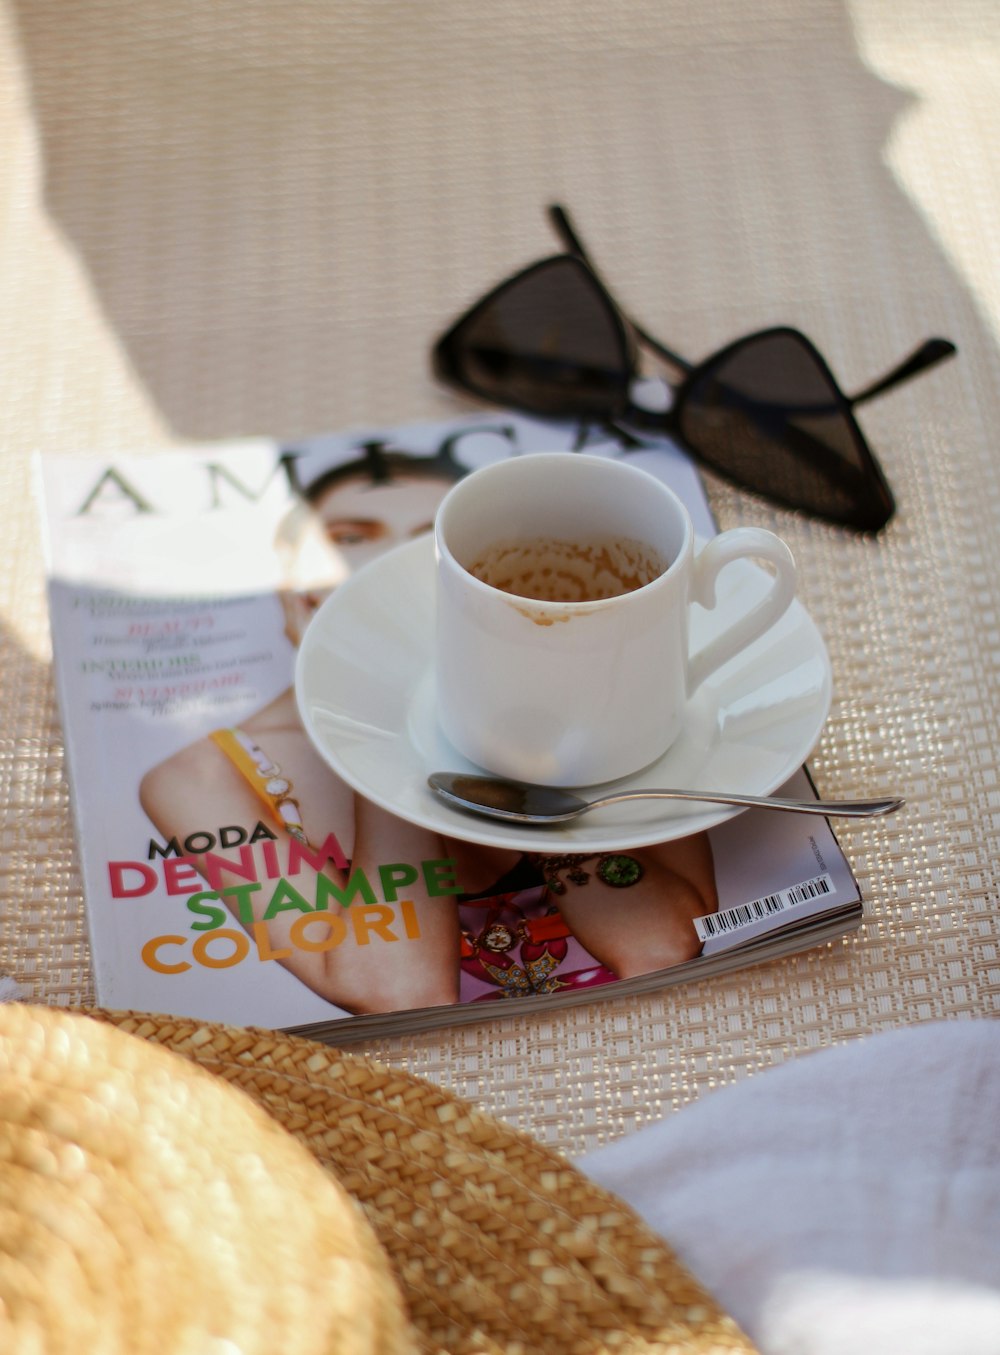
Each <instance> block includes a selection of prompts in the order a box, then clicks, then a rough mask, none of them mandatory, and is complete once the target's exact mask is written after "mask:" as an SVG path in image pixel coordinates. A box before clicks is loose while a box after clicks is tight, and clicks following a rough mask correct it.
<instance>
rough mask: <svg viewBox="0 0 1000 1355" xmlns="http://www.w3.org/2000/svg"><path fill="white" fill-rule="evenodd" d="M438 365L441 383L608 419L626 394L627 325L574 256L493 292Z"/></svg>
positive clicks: (549, 262)
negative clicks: (442, 381) (625, 329)
mask: <svg viewBox="0 0 1000 1355" xmlns="http://www.w3.org/2000/svg"><path fill="white" fill-rule="evenodd" d="M436 362H437V369H438V375H439V376H441V377H442V378H443V379H445V380H447V381H450V382H452V383H453V384H455V385H459V386H462V387H464V388H465V389H467V390H471V391H474V392H475V393H476V394H478V395H481V396H484V397H485V398H486V399H487V400H491V401H494V402H496V403H498V404H507V405H514V406H515V407H517V408H520V409H526V410H530V411H531V412H532V413H537V414H544V415H549V416H555V417H559V416H570V415H572V416H583V417H585V416H587V415H596V416H601V417H607V416H609V415H612V414H615V413H617V412H618V411H620V410H621V409H622V408H623V407H624V405H625V403H626V399H627V394H628V385H629V370H630V369H629V361H628V344H627V340H626V338H625V331H624V328H623V326H622V323H621V320H620V319H619V318H618V315H617V313H616V312H615V311H614V309H613V308H612V306H611V304H610V302H609V301H608V299H607V297H606V296H605V295H604V292H603V290H602V288H601V287H600V285H599V284H598V282H597V281H596V279H595V278H594V276H593V274H592V273H591V272H590V270H589V269H588V268H587V267H586V265H585V264H583V263H581V262H580V261H579V260H578V259H576V258H574V257H573V256H571V255H567V256H564V257H559V258H554V259H546V260H544V261H543V262H542V263H540V264H536V265H535V266H534V267H532V268H529V269H527V270H526V271H525V272H523V273H520V274H518V276H517V277H516V278H513V279H512V280H511V281H510V282H506V283H504V284H503V285H502V286H500V287H498V288H497V289H496V291H494V292H491V293H490V295H489V296H487V297H486V298H485V299H484V300H483V301H481V302H480V303H479V305H478V306H476V307H475V308H474V309H473V310H472V311H470V312H469V314H468V315H467V316H465V318H464V319H462V320H460V321H459V322H458V324H457V325H455V327H454V328H453V329H452V330H451V331H450V332H449V333H448V334H446V335H445V337H444V338H443V339H442V340H441V342H440V343H439V345H438V347H437V351H436Z"/></svg>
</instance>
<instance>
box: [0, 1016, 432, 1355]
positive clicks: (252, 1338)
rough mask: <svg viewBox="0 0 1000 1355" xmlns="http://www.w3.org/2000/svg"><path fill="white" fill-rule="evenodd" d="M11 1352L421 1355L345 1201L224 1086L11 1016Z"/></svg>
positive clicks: (58, 1019)
mask: <svg viewBox="0 0 1000 1355" xmlns="http://www.w3.org/2000/svg"><path fill="white" fill-rule="evenodd" d="M0 1144H2V1148H0V1350H4V1351H6V1352H9V1355H35V1352H40V1351H44V1352H45V1355H70V1353H71V1352H76V1351H82V1350H85V1351H92V1352H94V1353H95V1355H231V1352H234V1351H239V1352H241V1355H268V1352H271V1351H274V1350H282V1351H287V1352H288V1353H289V1355H413V1351H414V1350H415V1348H416V1343H415V1341H414V1340H413V1339H412V1333H411V1330H410V1325H409V1323H408V1321H407V1319H406V1315H405V1313H404V1310H403V1304H402V1301H401V1297H400V1293H399V1290H398V1289H397V1287H396V1284H395V1282H394V1280H393V1278H392V1276H391V1274H390V1271H389V1265H388V1262H387V1260H386V1257H385V1255H384V1253H383V1252H382V1251H381V1249H380V1248H379V1246H378V1244H377V1242H376V1240H375V1238H374V1236H373V1235H372V1232H371V1230H370V1229H369V1227H368V1225H367V1223H366V1222H365V1221H364V1219H363V1218H362V1217H361V1215H360V1213H359V1211H358V1210H357V1208H356V1207H355V1205H354V1203H353V1202H352V1200H351V1199H350V1198H349V1197H348V1195H347V1193H346V1192H345V1191H344V1190H343V1189H342V1187H341V1186H340V1185H339V1184H338V1183H337V1182H335V1181H334V1180H333V1179H331V1177H330V1176H329V1175H328V1174H325V1173H323V1172H322V1171H321V1170H320V1169H319V1167H318V1166H317V1164H316V1162H315V1161H314V1160H313V1159H312V1158H311V1157H310V1155H309V1154H308V1153H307V1152H306V1151H305V1150H304V1149H303V1148H302V1147H301V1145H300V1144H298V1143H296V1142H295V1141H294V1139H292V1138H291V1137H290V1136H289V1135H288V1134H286V1133H284V1132H283V1131H282V1129H281V1128H280V1127H279V1126H278V1124H277V1123H276V1122H275V1121H274V1119H273V1118H272V1117H269V1116H267V1115H265V1114H263V1113H262V1112H261V1111H260V1110H259V1109H258V1108H257V1107H256V1106H254V1105H252V1104H251V1103H250V1102H249V1101H248V1100H246V1098H244V1097H238V1096H236V1095H234V1094H233V1093H232V1091H231V1090H230V1089H229V1088H228V1087H226V1086H225V1085H224V1084H223V1083H221V1082H220V1081H219V1080H218V1079H215V1078H212V1077H209V1076H208V1075H207V1074H205V1073H203V1072H201V1071H200V1070H198V1069H197V1068H194V1067H191V1066H188V1065H185V1064H183V1063H182V1062H181V1061H180V1060H175V1059H174V1058H172V1057H171V1056H170V1055H168V1054H167V1053H165V1051H164V1050H163V1049H162V1048H153V1047H152V1043H151V1042H144V1041H140V1040H133V1039H130V1038H128V1037H127V1036H125V1035H124V1034H122V1032H120V1031H117V1030H114V1029H113V1028H111V1027H110V1026H106V1025H101V1024H99V1023H98V1022H96V1021H90V1020H88V1019H86V1018H85V1017H82V1016H71V1015H68V1014H67V1013H65V1012H56V1011H53V1010H51V1009H49V1008H32V1007H26V1006H22V1005H20V1004H15V1003H12V1004H8V1005H6V1006H3V1007H0Z"/></svg>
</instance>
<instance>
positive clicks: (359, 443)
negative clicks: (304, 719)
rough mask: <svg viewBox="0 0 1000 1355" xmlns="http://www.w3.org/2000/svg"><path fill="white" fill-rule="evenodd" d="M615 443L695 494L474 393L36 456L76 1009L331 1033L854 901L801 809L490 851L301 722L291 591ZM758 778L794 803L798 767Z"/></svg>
mask: <svg viewBox="0 0 1000 1355" xmlns="http://www.w3.org/2000/svg"><path fill="white" fill-rule="evenodd" d="M541 450H564V451H566V452H567V453H569V454H571V453H572V452H574V451H580V450H586V451H587V452H590V453H597V454H599V455H607V456H624V457H628V458H630V459H632V460H634V461H635V462H636V464H639V465H641V466H642V467H643V468H644V469H646V470H649V471H651V472H652V473H653V474H656V475H658V476H660V477H661V478H663V479H665V480H666V481H667V482H668V483H669V484H670V485H671V487H672V488H673V489H674V490H675V491H676V492H677V493H678V494H679V495H680V496H681V497H682V498H683V499H684V501H685V503H686V504H687V505H688V508H689V510H690V512H691V514H692V517H693V518H694V522H695V527H696V530H697V532H698V533H700V534H701V535H703V536H710V535H711V534H712V533H713V532H714V530H715V527H714V524H713V522H712V518H711V514H710V512H709V509H708V505H707V501H706V499H705V496H704V492H703V490H702V487H701V483H700V481H699V479H698V476H697V474H696V472H695V470H694V469H693V467H692V465H691V463H690V462H689V460H688V459H687V458H686V457H685V456H684V454H683V453H681V452H680V451H678V450H677V449H676V448H675V447H673V446H672V445H671V444H670V443H668V442H665V441H660V440H655V439H644V440H643V441H642V442H641V443H637V442H636V441H635V440H634V439H632V438H623V439H621V440H619V439H617V438H616V436H615V435H614V432H613V431H610V432H609V431H607V430H605V431H599V430H594V429H588V428H585V427H584V428H581V427H577V426H572V427H570V426H565V427H562V426H555V427H554V426H553V425H552V424H549V423H545V424H543V423H539V422H536V421H533V420H530V419H525V418H522V417H513V416H502V415H501V416H492V415H484V416H482V417H479V418H474V419H471V420H465V421H463V422H452V423H446V424H440V423H439V424H420V425H414V426H409V427H397V428H392V429H388V430H381V431H377V430H376V431H367V432H362V433H356V434H338V435H332V436H324V437H317V438H313V439H309V440H306V441H303V442H301V443H297V444H288V445H280V444H277V443H275V442H272V441H268V440H252V441H245V442H239V443H227V444H224V445H218V444H216V445H212V446H205V447H192V448H186V449H180V450H178V449H169V450H165V451H163V452H155V453H143V454H140V455H135V456H117V455H116V456H114V457H100V456H98V457H90V456H47V457H44V458H42V459H41V461H40V463H39V466H40V481H41V491H42V496H43V512H44V517H45V521H46V525H47V529H48V530H47V540H48V567H49V590H50V605H51V619H52V632H53V648H54V662H55V670H56V681H57V688H58V695H59V702H60V707H61V713H62V718H63V723H64V728H65V736H66V745H67V755H68V761H69V770H70V778H71V786H72V793H73V800H74V807H75V814H76V823H77V831H78V841H79V850H80V854H81V858H82V867H83V875H84V884H85V892H86V904H87V913H88V923H89V930H90V939H91V946H92V954H93V966H94V972H95V978H96V986H97V998H98V1001H99V1003H100V1004H101V1005H103V1006H108V1007H114V1008H136V1009H139V1010H148V1011H158V1012H166V1013H172V1014H176V1015H185V1016H193V1017H198V1018H202V1019H206V1020H218V1021H226V1022H230V1023H233V1024H237V1025H244V1024H252V1025H263V1026H271V1027H275V1028H284V1029H295V1030H306V1031H308V1032H310V1033H312V1034H315V1035H318V1036H320V1037H324V1038H326V1037H329V1038H331V1039H336V1040H341V1039H343V1038H345V1037H348V1036H349V1034H350V1033H351V1031H353V1030H355V1029H357V1030H359V1031H365V1032H372V1031H374V1030H376V1029H381V1028H400V1027H402V1028H406V1027H410V1028H417V1027H418V1026H421V1025H426V1024H434V1023H443V1022H447V1021H453V1020H463V1019H473V1018H475V1017H477V1016H484V1015H487V1014H489V1013H492V1012H493V1011H495V1010H496V1007H495V1006H494V1005H493V1004H495V1003H498V1002H503V1003H509V1002H511V1001H519V1002H528V1003H530V1004H532V1005H534V1004H536V1003H544V1002H551V1001H553V1000H562V1001H570V1000H590V999H593V998H594V997H595V996H598V995H599V990H601V991H603V992H611V991H619V992H620V991H624V990H625V989H626V988H630V989H634V988H636V987H649V986H653V985H657V986H659V985H662V984H664V983H667V982H670V981H673V980H675V979H681V978H688V977H691V976H693V975H698V974H702V973H709V972H714V971H715V970H718V969H723V968H732V967H735V966H737V965H740V964H746V963H750V962H751V961H752V960H754V959H759V958H764V957H765V956H767V955H771V954H779V953H783V952H784V951H787V950H792V949H801V948H804V947H805V946H808V945H814V944H817V943H818V941H820V940H823V939H825V938H826V937H828V936H830V935H836V934H838V933H840V932H843V931H844V930H846V929H848V928H849V927H851V926H855V925H857V923H858V921H859V919H860V915H861V906H860V901H859V898H858V892H857V887H856V884H855V882H854V880H853V878H852V876H851V872H850V870H849V868H848V865H847V862H846V860H845V859H844V857H843V854H842V853H841V851H840V849H839V847H838V845H837V842H836V839H835V837H834V835H833V833H832V832H831V830H830V827H829V825H828V823H827V822H826V820H825V819H823V818H821V817H819V816H808V817H806V816H801V815H791V814H778V813H774V812H770V811H761V810H751V811H748V812H746V813H743V814H739V815H736V816H735V817H732V818H728V819H726V821H724V822H720V823H717V824H716V825H715V826H713V827H711V828H709V829H708V830H706V831H702V832H698V833H694V834H692V835H689V836H685V837H681V838H675V839H674V840H672V841H669V842H664V843H661V844H658V845H654V846H652V847H650V846H644V847H640V848H629V849H628V850H623V851H621V852H608V851H603V852H600V853H594V854H591V855H587V854H580V853H566V852H560V851H558V850H554V848H556V847H557V846H558V839H555V840H554V839H553V837H552V834H551V832H548V833H547V834H546V836H545V839H544V846H545V847H546V850H545V851H542V850H539V851H536V852H524V851H510V850H505V849H503V848H501V847H497V846H495V845H494V846H483V845H480V844H477V843H475V842H470V841H468V840H465V839H462V840H459V839H449V838H448V837H446V836H443V835H441V834H436V833H431V832H429V831H428V830H426V829H424V828H420V827H419V826H417V825H415V824H412V823H410V822H406V821H404V820H402V819H400V818H396V817H394V816H392V815H391V814H389V813H388V812H387V811H386V810H384V809H382V808H380V807H378V806H377V805H375V804H372V803H371V802H369V801H367V800H365V799H363V798H362V797H360V796H359V795H357V794H356V793H355V792H354V791H353V790H352V789H351V788H350V787H349V786H347V785H346V784H345V783H344V782H343V781H342V780H341V779H340V778H339V777H338V776H337V774H336V773H335V772H334V770H333V769H332V767H331V766H330V765H329V763H328V761H327V760H325V759H324V758H323V757H322V756H321V755H320V753H319V752H318V751H317V749H316V748H315V747H314V746H313V744H312V743H311V742H310V740H309V738H308V737H307V735H306V733H305V730H304V729H303V726H302V723H301V721H300V718H299V715H298V711H297V706H296V701H295V695H294V690H293V674H294V668H295V659H296V652H297V648H298V645H299V644H300V642H301V639H302V636H303V634H304V633H305V629H306V627H307V626H308V625H309V622H310V619H311V617H312V616H313V614H314V613H315V611H316V609H317V607H318V606H319V604H320V603H321V602H322V601H323V599H324V598H325V597H327V596H328V595H329V592H330V590H332V589H335V588H336V587H337V586H338V584H339V583H341V582H342V581H343V580H344V579H345V578H347V577H348V576H349V575H352V574H354V573H356V572H357V571H358V570H360V569H362V568H364V566H365V565H366V563H368V562H369V561H371V560H372V559H373V558H374V557H375V556H377V555H379V554H381V553H382V552H385V551H387V550H390V549H392V548H393V547H394V546H397V545H400V544H402V543H404V542H408V541H410V540H412V539H414V538H415V537H417V536H419V535H420V534H421V533H424V532H426V531H427V530H428V529H429V527H430V525H431V523H432V521H433V518H434V513H435V510H436V507H437V504H438V503H439V501H440V499H441V498H442V497H443V495H444V493H445V492H446V491H447V489H448V488H449V486H450V485H451V484H452V483H453V482H454V480H455V479H456V478H457V477H459V476H461V475H462V474H464V473H466V472H467V471H469V470H471V469H474V468H475V467H478V466H481V465H485V464H487V463H489V462H490V461H493V460H496V459H498V458H501V457H507V456H516V455H523V454H525V453H529V452H533V451H541ZM784 789H785V792H786V793H788V794H795V795H798V796H800V797H803V796H808V795H810V794H811V793H812V792H811V788H810V783H809V781H808V778H807V775H806V773H805V772H804V771H801V772H798V773H797V774H796V775H795V777H794V778H793V780H792V782H791V783H790V784H789V785H788V786H786V787H785V788H784Z"/></svg>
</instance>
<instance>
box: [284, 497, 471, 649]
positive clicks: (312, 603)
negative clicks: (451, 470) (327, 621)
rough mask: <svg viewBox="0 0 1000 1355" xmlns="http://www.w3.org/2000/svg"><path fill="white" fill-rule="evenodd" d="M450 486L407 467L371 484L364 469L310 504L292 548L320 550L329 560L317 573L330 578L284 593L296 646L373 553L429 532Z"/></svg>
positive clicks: (297, 571) (293, 570) (297, 570)
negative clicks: (336, 590)
mask: <svg viewBox="0 0 1000 1355" xmlns="http://www.w3.org/2000/svg"><path fill="white" fill-rule="evenodd" d="M452 484H453V481H452V480H451V479H449V478H448V477H447V476H428V475H407V474H406V473H405V471H404V472H402V473H400V474H396V475H394V476H393V477H392V478H391V479H390V480H384V481H381V482H378V483H374V482H373V481H372V479H371V476H370V475H369V474H368V473H367V471H359V472H358V473H357V474H356V475H350V476H346V477H345V478H344V479H342V480H339V481H336V482H335V483H334V484H332V485H331V486H330V487H329V488H328V489H327V490H326V491H325V492H324V493H323V494H321V495H319V496H318V497H317V499H316V500H315V501H313V502H312V503H311V504H310V510H311V511H310V513H309V519H308V523H307V526H306V528H305V529H304V530H303V532H302V535H301V537H300V539H299V541H298V542H297V544H296V550H297V553H298V554H299V555H300V556H302V555H305V554H311V555H315V554H316V553H317V552H318V551H319V550H323V551H324V552H325V553H326V555H327V559H326V560H324V561H323V564H322V571H321V572H322V576H323V577H324V579H326V580H328V582H327V583H325V585H324V586H311V587H308V588H304V589H303V588H296V590H295V592H294V593H291V592H288V593H283V595H282V602H283V604H284V608H285V619H286V632H287V634H288V637H289V639H290V640H291V641H292V643H293V644H294V645H297V644H298V643H299V640H300V639H301V638H302V632H303V630H304V629H305V625H306V623H307V622H308V620H309V618H310V617H311V616H312V614H313V612H314V611H315V610H316V608H317V607H318V606H319V605H320V603H321V602H322V601H323V600H324V599H325V598H326V597H328V596H329V594H330V593H331V592H332V591H333V589H334V588H335V587H336V586H337V583H338V582H342V581H343V580H344V579H346V578H347V577H348V576H349V575H350V574H354V573H356V572H357V570H359V569H360V568H361V567H362V565H365V564H367V563H368V562H369V560H372V559H374V558H375V556H376V555H381V554H382V553H383V552H384V551H387V550H391V549H392V547H393V546H398V545H402V543H403V542H405V541H410V540H412V539H413V538H414V537H416V536H420V535H421V534H422V533H423V532H427V531H430V529H431V527H432V526H433V525H434V515H435V513H436V512H437V508H438V504H439V503H440V502H441V500H442V499H443V498H444V496H445V494H447V492H448V490H449V489H450V488H451V486H452ZM318 543H320V544H318ZM296 575H300V576H301V560H300V561H299V562H296V563H292V565H291V567H290V577H291V578H292V579H295V577H296Z"/></svg>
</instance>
